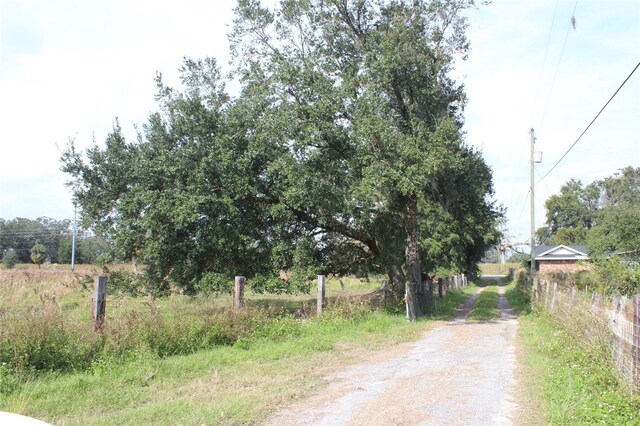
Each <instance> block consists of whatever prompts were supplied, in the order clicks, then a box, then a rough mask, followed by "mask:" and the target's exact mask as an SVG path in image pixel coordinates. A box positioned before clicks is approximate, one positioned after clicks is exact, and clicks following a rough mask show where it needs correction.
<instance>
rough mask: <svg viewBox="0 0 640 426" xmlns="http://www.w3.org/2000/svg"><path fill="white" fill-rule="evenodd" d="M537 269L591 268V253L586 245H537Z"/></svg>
mask: <svg viewBox="0 0 640 426" xmlns="http://www.w3.org/2000/svg"><path fill="white" fill-rule="evenodd" d="M535 253H536V271H537V272H540V273H541V274H546V273H567V272H578V271H583V270H585V269H589V266H588V265H587V264H586V261H588V260H589V255H588V254H587V250H586V249H585V247H584V246H573V245H566V246H565V245H559V246H545V245H541V246H536V250H535Z"/></svg>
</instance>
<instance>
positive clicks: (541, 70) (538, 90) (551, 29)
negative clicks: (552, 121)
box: [530, 0, 559, 118]
mask: <svg viewBox="0 0 640 426" xmlns="http://www.w3.org/2000/svg"><path fill="white" fill-rule="evenodd" d="M558 1H559V0H556V5H555V7H554V8H553V17H552V18H551V27H549V36H548V37H547V47H545V48H544V58H543V59H542V68H541V69H540V76H539V77H538V85H537V87H536V96H535V98H534V100H533V106H532V111H531V115H533V110H535V108H536V106H537V104H538V95H539V94H540V85H541V84H542V75H543V74H544V66H545V65H546V64H547V53H548V52H549V44H550V43H551V34H553V24H554V23H555V22H556V12H557V11H558ZM530 118H533V117H532V116H530Z"/></svg>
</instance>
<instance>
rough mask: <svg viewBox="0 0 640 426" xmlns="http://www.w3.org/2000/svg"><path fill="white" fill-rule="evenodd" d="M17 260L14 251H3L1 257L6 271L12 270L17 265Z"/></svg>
mask: <svg viewBox="0 0 640 426" xmlns="http://www.w3.org/2000/svg"><path fill="white" fill-rule="evenodd" d="M18 260H19V259H18V254H17V253H16V251H15V250H14V249H10V250H7V251H5V252H4V255H3V256H2V263H3V264H4V266H5V268H7V269H13V267H14V266H16V265H17V264H18Z"/></svg>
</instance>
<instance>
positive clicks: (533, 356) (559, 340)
mask: <svg viewBox="0 0 640 426" xmlns="http://www.w3.org/2000/svg"><path fill="white" fill-rule="evenodd" d="M518 293H519V294H518ZM507 297H508V299H509V301H510V303H511V305H512V307H513V308H514V309H515V310H516V311H518V312H520V313H521V314H522V315H521V316H520V320H519V328H518V334H519V341H520V344H521V348H520V349H521V350H520V352H521V354H522V356H521V361H522V362H521V368H520V372H519V378H520V380H521V381H522V382H523V386H524V392H525V393H526V396H525V397H524V398H522V399H523V400H524V401H525V403H524V404H525V409H524V410H523V411H522V413H521V414H522V418H521V419H520V420H521V421H522V423H523V424H554V425H555V424H558V425H564V424H571V425H590V424H610V425H638V424H640V421H639V420H638V419H640V396H638V395H631V394H630V389H629V388H628V386H627V385H625V384H623V383H621V382H620V381H619V379H618V376H617V374H616V373H615V371H613V369H612V368H611V365H610V363H609V361H608V360H607V359H606V357H604V356H602V354H603V352H602V350H600V349H599V348H592V349H593V350H590V349H589V347H588V345H589V344H588V343H585V342H584V341H580V340H578V339H577V338H576V337H575V335H573V334H571V333H570V331H569V329H568V328H566V327H565V326H564V325H563V324H559V323H558V322H556V321H554V320H552V319H551V318H550V317H549V316H547V315H546V314H544V313H530V304H529V302H528V298H527V297H526V295H523V294H522V293H521V292H520V291H519V290H518V289H516V288H515V287H514V286H513V284H511V285H510V288H508V289H507Z"/></svg>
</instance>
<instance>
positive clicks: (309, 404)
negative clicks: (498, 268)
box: [265, 287, 518, 426]
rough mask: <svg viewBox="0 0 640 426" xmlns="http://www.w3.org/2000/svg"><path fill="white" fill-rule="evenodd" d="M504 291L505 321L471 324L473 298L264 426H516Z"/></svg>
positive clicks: (509, 315)
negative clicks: (442, 321) (412, 338)
mask: <svg viewBox="0 0 640 426" xmlns="http://www.w3.org/2000/svg"><path fill="white" fill-rule="evenodd" d="M482 290H483V289H482V288H480V289H479V292H480V291H482ZM499 290H500V301H499V307H500V311H501V318H500V319H499V320H495V321H491V322H482V323H479V322H470V321H467V320H466V317H467V315H468V314H469V311H470V309H471V308H472V306H473V304H474V303H475V299H476V297H472V298H471V299H470V300H469V301H468V302H467V305H466V306H465V307H462V308H461V309H459V313H458V316H457V317H456V318H455V319H454V320H452V321H450V322H448V323H445V324H443V325H441V326H439V327H436V328H434V329H432V330H430V331H428V332H426V333H425V334H424V336H423V337H422V338H421V339H420V340H419V341H417V342H412V343H409V344H403V345H399V346H398V347H396V348H393V349H392V350H389V351H385V354H377V355H372V356H371V357H370V359H365V360H364V361H362V362H359V363H358V364H357V365H353V366H351V367H349V368H348V369H347V370H344V371H341V372H338V373H336V374H334V375H332V377H330V382H331V384H330V385H329V386H328V387H326V388H325V389H323V390H322V391H320V392H319V393H317V394H316V395H314V396H312V397H310V398H308V399H305V400H303V401H300V402H299V403H297V404H295V405H293V406H291V407H288V408H286V409H284V410H283V411H281V412H279V413H276V415H275V416H274V417H272V418H270V419H268V420H267V421H266V422H265V424H268V425H332V426H334V425H511V424H514V421H513V415H514V413H515V410H516V407H517V405H516V403H515V378H514V372H515V367H516V357H515V336H516V329H517V325H518V323H517V318H516V316H515V315H514V314H513V312H512V311H511V310H510V308H509V306H508V303H507V301H506V299H505V298H504V296H503V294H504V288H503V287H500V289H499ZM479 292H478V293H479ZM475 296H477V294H476V295H475Z"/></svg>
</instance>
